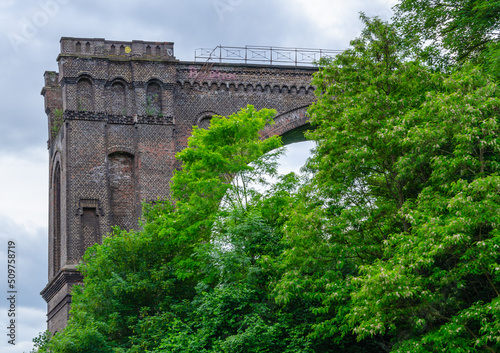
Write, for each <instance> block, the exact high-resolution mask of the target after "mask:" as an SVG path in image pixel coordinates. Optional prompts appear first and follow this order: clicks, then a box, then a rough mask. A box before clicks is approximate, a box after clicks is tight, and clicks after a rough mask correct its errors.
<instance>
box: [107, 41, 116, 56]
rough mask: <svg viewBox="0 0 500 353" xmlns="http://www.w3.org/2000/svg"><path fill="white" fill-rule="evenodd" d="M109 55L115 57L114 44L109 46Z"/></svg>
mask: <svg viewBox="0 0 500 353" xmlns="http://www.w3.org/2000/svg"><path fill="white" fill-rule="evenodd" d="M109 53H110V54H111V55H116V47H115V45H114V44H112V45H111V49H110V50H109Z"/></svg>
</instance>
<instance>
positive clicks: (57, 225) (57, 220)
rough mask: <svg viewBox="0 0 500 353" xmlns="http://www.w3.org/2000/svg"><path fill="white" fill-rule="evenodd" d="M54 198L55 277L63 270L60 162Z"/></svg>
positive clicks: (53, 239)
mask: <svg viewBox="0 0 500 353" xmlns="http://www.w3.org/2000/svg"><path fill="white" fill-rule="evenodd" d="M52 197H53V200H52V202H53V209H52V212H53V214H52V229H53V238H52V261H53V262H52V270H53V276H55V275H56V274H57V272H59V270H60V269H61V166H60V164H59V162H58V163H57V164H56V168H55V169H54V176H53V180H52Z"/></svg>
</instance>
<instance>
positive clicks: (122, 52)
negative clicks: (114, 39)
mask: <svg viewBox="0 0 500 353" xmlns="http://www.w3.org/2000/svg"><path fill="white" fill-rule="evenodd" d="M120 55H125V47H124V46H123V45H120Z"/></svg>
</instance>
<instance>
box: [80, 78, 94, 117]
mask: <svg viewBox="0 0 500 353" xmlns="http://www.w3.org/2000/svg"><path fill="white" fill-rule="evenodd" d="M77 109H78V111H93V110H94V92H93V88H92V82H90V80H89V79H88V78H82V79H80V80H79V81H78V83H77Z"/></svg>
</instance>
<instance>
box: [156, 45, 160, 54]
mask: <svg viewBox="0 0 500 353" xmlns="http://www.w3.org/2000/svg"><path fill="white" fill-rule="evenodd" d="M156 56H161V48H160V46H159V45H157V46H156Z"/></svg>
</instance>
